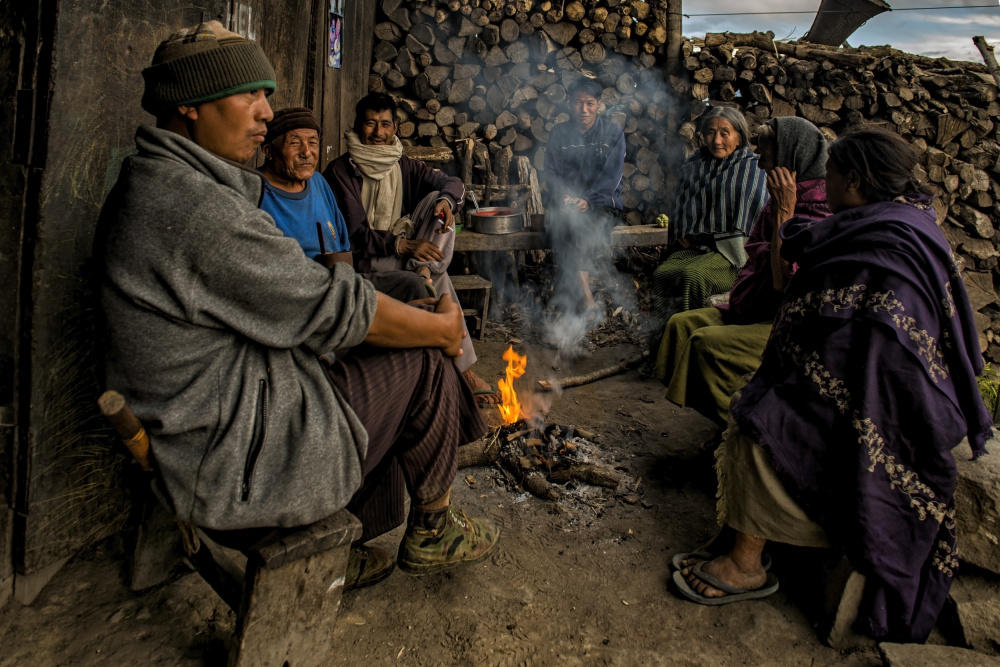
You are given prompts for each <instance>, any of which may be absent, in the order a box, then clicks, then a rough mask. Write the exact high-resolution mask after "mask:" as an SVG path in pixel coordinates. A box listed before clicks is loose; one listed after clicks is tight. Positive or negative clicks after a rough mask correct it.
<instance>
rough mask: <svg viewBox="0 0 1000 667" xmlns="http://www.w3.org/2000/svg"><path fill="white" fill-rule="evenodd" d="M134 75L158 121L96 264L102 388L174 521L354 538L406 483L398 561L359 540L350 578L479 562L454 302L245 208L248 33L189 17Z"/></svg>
mask: <svg viewBox="0 0 1000 667" xmlns="http://www.w3.org/2000/svg"><path fill="white" fill-rule="evenodd" d="M143 77H144V79H145V84H146V87H145V94H144V95H143V108H144V109H146V110H147V111H149V112H150V113H152V114H153V115H154V116H155V117H156V126H155V127H151V126H143V127H140V128H139V129H138V130H137V131H136V148H137V154H136V155H134V156H132V157H130V158H128V159H127V160H126V161H125V163H124V164H123V165H122V169H121V173H120V176H119V178H118V182H117V183H116V185H115V187H114V189H113V190H112V191H111V193H110V195H109V196H108V199H107V201H106V202H105V205H104V209H103V210H102V213H101V220H100V223H99V226H98V232H97V236H96V238H95V255H96V256H97V258H98V260H99V261H100V260H103V268H104V272H103V276H102V284H101V300H102V306H103V310H104V315H105V321H106V329H107V330H106V340H107V359H106V374H107V384H108V386H110V387H114V388H115V389H117V390H119V391H120V392H121V393H122V394H124V395H125V397H126V398H127V399H128V401H129V403H130V404H131V406H132V408H133V411H134V412H135V414H136V415H137V416H138V417H139V418H140V419H142V420H143V422H144V423H145V425H146V428H147V430H148V432H149V435H150V439H151V442H152V454H153V457H154V458H155V460H156V466H157V470H158V472H159V474H160V477H161V479H162V481H163V484H164V487H165V489H166V491H167V495H168V496H169V499H170V501H171V503H172V505H173V510H174V512H175V514H176V515H177V516H178V518H180V519H182V520H184V521H188V522H191V523H194V524H196V525H199V526H203V527H206V528H213V529H217V530H233V529H243V528H251V527H262V526H279V527H289V526H296V525H302V524H307V523H311V522H314V521H317V520H319V519H321V518H323V517H324V516H328V515H330V514H332V513H334V512H336V511H337V510H339V509H340V508H343V507H347V508H348V509H350V510H351V511H352V512H353V513H354V514H355V515H357V516H358V517H359V518H360V519H361V522H362V524H363V526H364V531H363V534H362V542H363V541H367V540H370V539H372V538H373V537H375V536H377V535H380V534H382V533H384V532H386V531H388V530H390V529H392V528H394V527H395V526H397V525H399V524H400V523H402V522H403V521H404V518H405V517H404V514H403V501H404V497H405V493H406V492H407V491H408V492H409V495H410V498H411V500H412V509H411V511H410V515H409V518H408V522H407V529H406V533H405V535H404V538H403V542H402V544H401V545H400V549H399V554H398V557H396V558H394V557H393V556H392V554H391V552H389V551H388V550H386V549H384V548H381V547H374V546H363V545H362V543H360V542H359V543H358V544H357V545H356V547H355V548H354V549H352V554H351V561H350V564H349V572H348V577H349V580H348V584H349V585H355V586H356V585H363V584H367V583H374V582H375V581H378V580H380V579H382V578H384V577H385V576H388V574H389V573H390V572H391V570H392V567H393V565H394V564H395V563H396V562H397V561H398V564H399V566H400V568H401V569H404V570H406V571H408V572H413V573H423V572H430V571H434V570H437V569H442V568H445V567H450V566H452V565H457V564H460V563H467V562H474V561H477V560H480V559H482V558H485V557H487V555H488V554H489V553H491V551H492V549H493V547H494V546H495V544H496V542H497V538H498V536H499V532H498V530H497V528H496V526H495V525H494V524H493V523H492V522H490V521H487V520H485V519H474V518H469V517H467V516H466V515H465V514H464V513H463V512H462V511H461V510H459V509H457V508H455V507H454V506H452V505H451V503H450V498H449V496H450V488H451V483H452V480H453V478H454V476H455V472H456V457H457V447H458V445H459V444H460V443H463V442H468V441H470V440H472V439H475V438H476V437H478V436H479V435H481V434H482V432H483V431H484V430H485V425H484V424H483V422H482V419H481V417H480V416H479V412H478V410H477V409H476V407H475V403H474V399H473V397H472V395H471V392H470V390H469V388H468V387H467V386H466V385H465V383H463V382H462V381H461V378H460V376H459V373H458V371H457V369H456V368H455V365H454V363H452V361H451V359H450V358H449V357H454V356H457V355H458V354H459V350H460V345H461V335H462V334H461V332H462V314H461V311H459V310H458V308H457V306H456V305H455V304H454V303H453V302H452V301H451V300H450V299H448V298H442V299H441V301H440V303H439V304H438V306H437V308H436V310H435V311H434V312H431V311H430V310H424V309H420V308H414V307H411V306H407V305H405V304H403V303H401V302H399V301H396V300H394V299H392V298H390V297H387V296H385V295H384V294H379V293H378V292H376V290H375V289H374V288H373V287H372V285H371V283H370V282H368V281H365V280H364V279H362V278H361V277H359V276H357V275H356V274H355V273H354V271H353V270H352V269H351V267H349V266H347V265H346V264H338V265H336V266H335V267H334V268H333V269H332V270H329V271H328V270H326V269H324V268H323V267H322V266H320V265H319V264H318V263H316V262H313V261H312V260H310V259H309V258H308V257H306V256H305V254H304V253H303V252H302V249H301V248H300V247H299V245H298V243H297V242H296V241H295V240H294V239H291V238H289V237H287V236H285V235H284V234H282V233H281V232H280V231H279V230H278V229H277V227H275V224H274V221H273V220H272V219H271V217H270V216H269V215H267V214H266V213H265V212H263V211H261V210H260V209H259V208H258V204H259V203H260V199H261V196H262V194H263V189H264V186H263V179H262V178H261V176H260V174H259V173H257V172H255V171H252V170H250V169H247V168H246V167H244V166H243V165H242V164H241V163H243V162H245V161H246V160H248V159H249V158H250V157H252V156H253V154H254V152H255V150H256V149H257V147H258V146H260V144H261V143H262V142H263V141H264V139H265V135H266V123H267V121H269V120H271V118H272V114H271V109H270V106H269V105H268V102H267V95H268V94H269V93H270V92H271V91H273V90H274V88H275V81H274V78H275V77H274V70H273V69H272V67H271V65H270V63H269V62H268V60H267V58H266V57H265V56H264V53H263V51H262V50H261V49H260V47H259V46H258V45H257V44H255V43H253V42H250V41H247V40H246V39H244V38H242V37H240V36H239V35H236V34H234V33H231V32H229V31H227V30H225V29H224V28H223V27H222V25H221V24H219V23H218V22H215V21H213V22H210V23H202V24H200V25H198V26H195V27H193V28H189V29H186V30H182V31H180V32H178V33H175V34H173V35H171V36H170V37H169V38H168V39H167V40H166V41H164V42H163V43H161V44H160V46H159V47H158V48H157V50H156V53H155V54H154V56H153V63H152V65H151V66H150V67H149V68H147V69H146V70H144V71H143ZM362 343H365V344H364V345H362ZM349 348H350V352H349V353H347V354H345V355H343V358H342V359H341V360H339V361H337V362H335V363H334V364H333V365H332V366H330V367H324V366H323V365H322V364H321V362H320V361H319V359H318V356H319V355H322V354H325V353H328V352H330V351H332V350H346V349H349ZM386 348H395V349H386ZM402 348H409V349H402ZM390 391H391V392H392V393H391V396H392V399H391V400H389V396H390ZM400 394H405V395H403V396H402V397H401V396H400Z"/></svg>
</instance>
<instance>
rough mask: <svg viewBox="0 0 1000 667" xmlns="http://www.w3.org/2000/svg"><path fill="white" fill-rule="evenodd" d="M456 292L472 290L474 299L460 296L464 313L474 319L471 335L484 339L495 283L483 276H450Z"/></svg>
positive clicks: (470, 330) (470, 328)
mask: <svg viewBox="0 0 1000 667" xmlns="http://www.w3.org/2000/svg"><path fill="white" fill-rule="evenodd" d="M449 278H451V284H452V285H453V286H454V287H455V291H456V292H471V293H472V299H463V298H461V297H460V298H459V301H460V302H461V303H462V305H463V306H469V307H466V308H463V309H462V314H463V315H465V316H466V317H467V318H471V319H472V320H473V326H472V327H469V332H470V333H469V335H470V336H474V337H475V338H478V339H479V340H482V339H483V336H484V335H485V333H486V317H487V315H488V314H489V312H490V291H491V290H492V288H493V283H491V282H490V281H489V280H486V278H483V277H482V276H475V275H471V276H468V275H467V276H449Z"/></svg>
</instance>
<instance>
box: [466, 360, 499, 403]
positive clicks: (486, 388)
mask: <svg viewBox="0 0 1000 667" xmlns="http://www.w3.org/2000/svg"><path fill="white" fill-rule="evenodd" d="M462 377H464V378H465V381H466V382H468V383H469V387H470V388H471V389H472V391H473V393H475V394H476V402H477V403H480V404H482V405H497V404H499V403H500V401H501V398H500V394H498V393H497V392H496V391H494V390H493V388H492V387H490V385H488V384H486V382H485V381H483V379H482V378H481V377H479V376H478V375H476V374H475V373H474V372H473V371H472V369H471V368H470V369H469V370H467V371H465V372H464V373H462ZM476 392H483V393H481V394H480V393H476Z"/></svg>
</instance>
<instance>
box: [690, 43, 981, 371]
mask: <svg viewBox="0 0 1000 667" xmlns="http://www.w3.org/2000/svg"><path fill="white" fill-rule="evenodd" d="M772 37H773V35H771V34H770V33H767V34H761V33H751V34H729V33H720V34H712V33H709V34H708V35H706V36H705V39H704V40H697V41H695V40H691V41H685V42H683V43H682V49H681V53H682V56H683V58H684V67H685V69H686V70H687V72H686V73H684V74H681V75H678V76H675V77H671V83H672V84H673V87H674V89H675V90H676V91H677V92H678V94H679V95H680V96H682V97H684V98H686V100H687V101H688V102H689V103H690V106H689V110H688V113H687V116H686V118H687V122H685V123H683V124H682V125H681V128H680V134H681V136H682V137H683V138H684V140H685V143H686V150H687V151H688V152H690V151H693V150H695V146H696V119H697V117H698V116H699V115H701V113H702V112H703V111H704V110H705V109H706V108H707V107H706V105H705V104H704V102H703V101H708V104H709V105H719V104H725V105H730V106H736V107H738V108H740V109H741V110H742V111H744V113H745V115H746V117H747V119H748V121H749V122H750V125H751V129H752V128H753V126H755V125H757V124H759V123H762V122H764V121H766V120H767V119H768V118H771V117H773V116H801V117H803V118H806V119H808V120H810V121H812V122H813V123H815V124H816V125H818V126H819V127H820V128H824V132H825V133H827V134H828V136H829V137H830V138H833V137H835V136H836V135H837V134H838V133H840V132H843V131H844V130H845V129H846V128H848V127H850V126H852V125H856V124H859V123H863V122H867V123H874V124H879V125H883V126H885V127H887V128H889V129H892V130H895V131H896V132H899V133H900V134H901V135H903V136H904V137H905V138H906V139H908V140H909V141H910V143H911V145H912V146H913V147H914V148H915V149H916V150H917V152H918V153H919V154H920V156H921V170H922V173H921V174H920V175H921V176H922V177H923V178H924V180H925V181H926V182H927V183H928V186H929V187H930V189H931V190H932V191H933V193H934V194H935V195H936V201H935V208H936V209H937V214H938V224H939V225H941V228H942V229H943V230H944V232H945V236H946V237H947V238H948V240H949V242H950V243H951V246H952V248H953V250H954V251H955V253H956V256H957V258H958V260H959V268H960V269H961V270H962V277H963V278H964V280H965V284H966V287H967V288H968V291H969V297H970V299H971V301H972V305H973V308H974V309H975V310H976V311H977V312H978V315H977V321H978V323H979V330H980V343H981V344H982V349H983V352H984V354H985V355H986V357H987V358H988V359H990V360H992V361H994V362H1000V299H998V297H997V291H996V289H995V287H994V283H995V282H996V281H1000V268H998V262H997V258H998V257H1000V252H998V246H1000V231H998V229H1000V163H998V159H1000V144H998V142H1000V127H998V126H1000V101H998V100H997V86H996V83H995V82H994V80H993V79H992V77H990V76H989V75H988V74H987V73H986V68H985V66H983V65H980V64H977V63H964V62H961V63H959V62H952V61H948V60H946V59H930V58H924V57H921V56H914V55H912V54H907V53H902V52H899V51H896V50H894V49H891V48H889V47H873V48H862V49H832V48H828V47H821V46H817V45H810V44H783V43H776V42H773V41H772V39H771V38H772Z"/></svg>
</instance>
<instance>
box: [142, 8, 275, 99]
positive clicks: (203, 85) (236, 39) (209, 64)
mask: <svg viewBox="0 0 1000 667" xmlns="http://www.w3.org/2000/svg"><path fill="white" fill-rule="evenodd" d="M142 78H143V79H145V81H146V90H145V92H144V93H143V95H142V108H143V109H145V110H146V111H148V112H149V113H151V114H153V115H157V114H159V113H161V112H162V111H163V110H164V109H168V108H170V107H175V106H178V105H180V104H199V103H201V102H211V101H212V100H217V99H219V98H222V97H227V96H229V95H235V94H236V93H245V92H248V91H252V90H260V89H261V88H263V89H265V90H267V91H268V94H271V93H273V92H274V89H275V88H276V87H277V85H276V83H275V76H274V68H273V67H271V63H270V62H269V61H268V59H267V56H265V55H264V50H263V49H261V48H260V45H259V44H257V43H256V42H251V41H250V40H248V39H245V38H244V37H242V36H241V35H238V34H237V33H235V32H230V31H229V30H226V29H225V28H223V27H222V24H221V23H219V22H218V21H209V22H208V23H199V24H198V25H196V26H194V27H193V28H184V29H183V30H179V31H177V32H175V33H174V34H172V35H170V37H168V38H167V39H166V40H164V41H163V42H161V43H160V45H159V46H158V47H156V53H154V54H153V63H152V64H151V65H150V66H149V67H147V68H146V69H144V70H143V71H142Z"/></svg>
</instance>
